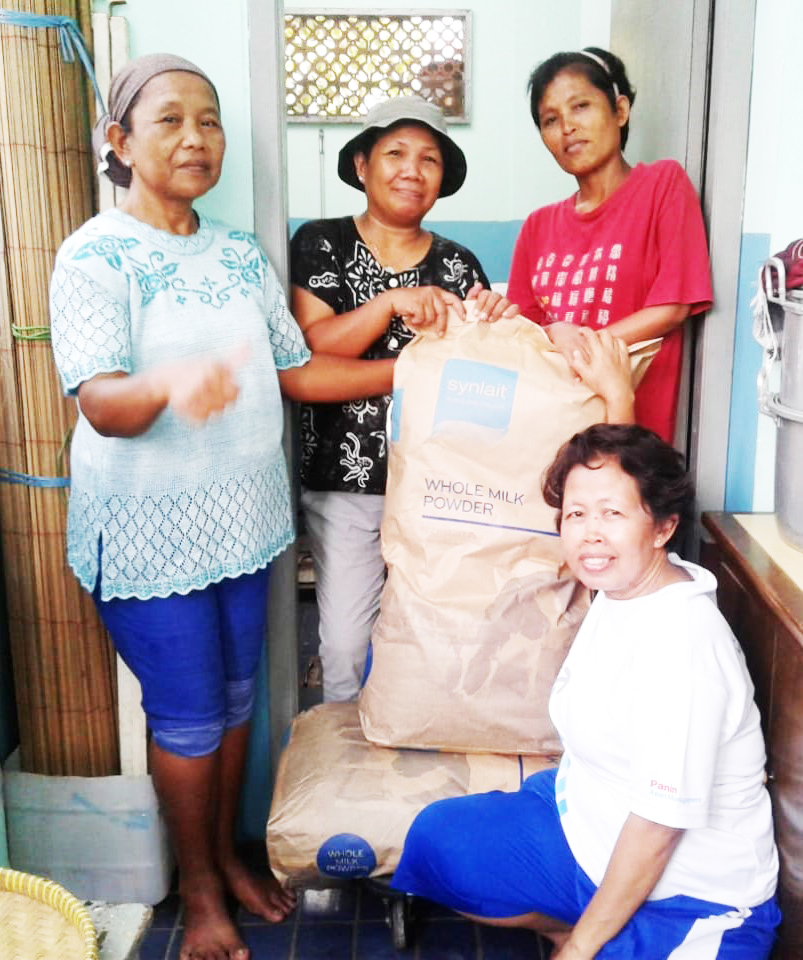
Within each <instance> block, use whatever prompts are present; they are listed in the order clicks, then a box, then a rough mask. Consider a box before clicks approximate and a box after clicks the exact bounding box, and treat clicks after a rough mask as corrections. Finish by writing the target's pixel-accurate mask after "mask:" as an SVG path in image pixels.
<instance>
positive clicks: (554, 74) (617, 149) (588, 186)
mask: <svg viewBox="0 0 803 960" xmlns="http://www.w3.org/2000/svg"><path fill="white" fill-rule="evenodd" d="M529 90H530V109H531V112H532V115H533V119H534V120H535V125H536V126H537V127H538V129H539V130H540V132H541V139H542V140H543V141H544V143H545V144H546V147H547V149H548V150H549V152H550V153H551V154H552V156H553V157H554V158H555V159H556V160H557V162H558V164H559V165H560V167H561V168H562V169H563V170H565V171H566V172H567V173H570V174H572V176H574V177H575V179H576V180H577V186H578V190H577V192H576V193H574V194H573V195H572V196H571V197H569V198H568V199H566V200H563V201H561V202H560V203H556V204H552V205H550V206H547V207H542V208H541V209H539V210H536V211H535V212H534V213H532V214H531V215H530V216H529V217H528V218H527V220H526V221H525V222H524V225H523V227H522V229H521V233H520V234H519V237H518V240H517V241H516V247H515V250H514V254H513V262H512V265H511V270H510V280H509V284H508V290H507V296H508V298H509V299H510V300H511V301H512V302H514V303H518V304H519V306H520V308H521V312H522V313H523V314H524V315H525V316H527V317H529V318H530V319H531V320H534V321H535V322H537V323H540V324H542V325H544V326H546V327H547V330H548V333H549V336H550V338H551V339H552V341H553V343H554V344H555V345H556V346H557V347H558V348H559V349H560V351H561V352H562V353H563V354H564V356H565V357H566V358H567V360H568V361H569V363H570V364H571V363H572V362H573V359H572V358H573V355H574V353H575V351H576V350H583V348H584V342H583V340H582V338H581V337H580V336H579V333H578V327H580V326H587V327H591V328H592V329H600V328H603V327H604V328H605V329H607V330H608V331H609V332H610V333H611V334H613V335H614V336H617V337H620V338H621V339H623V340H624V341H625V342H626V343H635V342H637V341H640V340H648V339H652V338H654V337H663V338H664V342H663V344H662V346H661V350H660V351H659V353H658V354H657V356H656V357H655V359H654V360H653V362H652V364H651V366H650V368H649V370H648V371H647V374H646V376H645V378H644V380H643V381H642V383H641V385H640V386H639V388H638V390H637V391H636V419H637V421H638V422H639V423H641V424H643V425H644V426H646V427H650V428H651V429H653V430H655V431H656V432H657V433H658V434H659V435H660V436H661V437H662V438H663V439H664V440H667V441H669V442H671V441H672V439H673V437H674V430H675V413H676V406H677V396H678V386H679V382H680V366H681V356H682V347H683V340H682V330H681V327H682V324H683V321H684V320H685V319H686V317H688V316H690V315H693V314H696V313H701V312H702V311H704V310H706V309H708V307H710V306H711V300H712V293H711V279H710V269H709V261H708V249H707V245H706V238H705V229H704V226H703V220H702V214H701V211H700V204H699V201H698V199H697V196H696V194H695V191H694V188H693V187H692V184H691V182H690V181H689V178H688V177H687V176H686V174H685V173H684V171H683V169H682V168H681V167H680V165H679V164H678V163H676V162H675V161H674V160H660V161H658V162H657V163H653V164H649V165H646V164H637V165H636V166H634V167H631V166H630V164H629V163H628V162H627V161H626V160H625V157H624V154H623V152H622V151H623V150H624V147H625V144H626V143H627V134H628V123H629V119H630V108H631V105H632V104H633V101H634V100H635V91H634V90H633V88H632V87H631V85H630V82H629V80H628V78H627V74H626V72H625V67H624V64H623V63H622V61H621V60H620V59H619V58H618V57H616V56H614V55H613V54H611V53H609V52H607V51H605V50H600V49H598V48H596V47H590V48H588V49H586V50H583V51H580V52H577V53H556V54H555V55H554V56H552V57H550V58H549V59H548V60H546V61H544V63H542V64H540V66H538V67H537V68H536V69H535V70H534V71H533V74H532V76H531V77H530V84H529Z"/></svg>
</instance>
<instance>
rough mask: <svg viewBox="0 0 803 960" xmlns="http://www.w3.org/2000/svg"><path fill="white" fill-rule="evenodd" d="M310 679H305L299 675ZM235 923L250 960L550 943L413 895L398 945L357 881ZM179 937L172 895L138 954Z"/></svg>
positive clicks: (487, 957)
mask: <svg viewBox="0 0 803 960" xmlns="http://www.w3.org/2000/svg"><path fill="white" fill-rule="evenodd" d="M299 599H300V600H301V603H300V604H299V628H300V629H299V633H300V640H299V664H298V667H299V676H300V678H301V679H302V686H301V688H300V690H299V707H300V709H302V710H304V709H308V708H309V707H312V706H314V705H315V704H316V703H320V701H321V688H320V685H319V684H320V677H319V676H317V671H316V670H315V669H310V666H311V663H312V661H313V659H314V657H315V655H316V654H317V652H318V650H317V641H318V612H317V608H316V606H315V602H314V593H313V592H312V590H311V588H310V587H309V586H307V587H306V588H305V589H304V590H301V591H300V598H299ZM305 677H306V678H307V680H308V681H309V682H308V683H306V684H305V683H304V678H305ZM237 920H238V924H239V926H240V930H241V931H242V934H243V937H244V938H245V941H246V943H247V944H248V946H249V947H250V948H251V957H252V960H393V958H398V960H546V958H547V957H548V956H549V947H548V945H547V944H546V943H542V942H541V941H539V939H538V938H537V937H536V936H535V935H534V934H532V933H529V932H527V931H525V930H503V929H501V928H498V927H486V926H481V925H479V924H475V923H471V922H470V921H468V920H466V919H465V918H463V917H460V916H458V915H457V914H454V913H451V912H449V911H447V910H445V909H443V908H441V907H438V906H436V905H435V904H432V903H428V902H427V901H424V900H413V901H412V902H411V905H410V921H409V923H408V924H407V925H406V930H407V932H408V942H409V946H408V948H407V949H405V950H395V949H394V947H393V937H392V934H391V928H390V924H389V923H388V920H387V907H386V903H385V901H384V900H383V898H382V897H381V896H380V893H379V891H378V889H377V885H370V884H369V883H359V882H355V883H352V884H349V885H346V886H341V887H333V888H329V889H327V890H307V891H305V893H304V896H303V899H302V901H301V903H300V905H299V907H298V909H297V910H296V911H295V912H294V913H293V914H292V916H290V917H288V918H287V920H285V921H284V923H280V924H267V923H265V922H264V921H263V920H261V919H260V918H259V917H255V916H253V915H252V914H246V913H243V912H242V911H241V912H240V914H239V915H238V917H237ZM180 944H181V912H180V908H179V902H178V896H177V894H175V893H173V894H171V895H170V896H169V897H168V898H167V899H166V900H165V901H164V902H163V903H161V904H159V905H158V906H157V907H155V908H154V917H153V924H152V926H151V929H150V931H149V932H148V934H147V936H146V938H145V941H144V942H143V944H142V946H141V947H140V960H176V958H177V957H178V952H179V947H180Z"/></svg>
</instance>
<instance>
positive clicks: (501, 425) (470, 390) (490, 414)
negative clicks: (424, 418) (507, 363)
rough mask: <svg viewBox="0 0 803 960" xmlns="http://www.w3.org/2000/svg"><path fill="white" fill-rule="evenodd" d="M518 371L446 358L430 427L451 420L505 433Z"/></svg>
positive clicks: (436, 426)
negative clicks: (433, 419)
mask: <svg viewBox="0 0 803 960" xmlns="http://www.w3.org/2000/svg"><path fill="white" fill-rule="evenodd" d="M517 381H518V373H517V372H516V371H515V370H510V369H508V368H507V367H496V366H493V365H492V364H489V363H477V362H476V361H474V360H458V359H454V360H447V361H446V363H445V364H444V366H443V373H442V374H441V386H440V392H439V394H438V403H437V406H436V408H435V421H434V423H433V430H437V429H438V427H439V426H441V424H445V423H450V422H452V423H453V422H455V421H459V422H463V423H471V424H475V425H477V426H480V427H490V428H491V429H492V430H496V431H501V432H503V433H504V432H505V431H506V430H507V428H508V427H509V426H510V415H511V412H512V410H513V398H514V396H515V394H516V383H517Z"/></svg>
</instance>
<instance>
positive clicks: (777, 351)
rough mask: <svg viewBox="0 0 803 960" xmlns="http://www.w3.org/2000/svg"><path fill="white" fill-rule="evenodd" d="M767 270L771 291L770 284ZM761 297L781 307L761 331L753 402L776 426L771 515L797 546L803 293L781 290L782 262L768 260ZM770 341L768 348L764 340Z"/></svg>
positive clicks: (802, 456) (802, 540)
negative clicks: (771, 382)
mask: <svg viewBox="0 0 803 960" xmlns="http://www.w3.org/2000/svg"><path fill="white" fill-rule="evenodd" d="M773 272H774V273H775V275H776V277H777V280H776V286H777V290H778V292H777V294H776V293H775V290H774V287H773ZM762 273H763V276H762V281H763V287H764V291H765V292H766V296H767V300H769V301H770V302H772V303H776V304H778V305H779V306H780V307H781V308H782V309H783V324H782V326H781V328H780V329H779V330H775V329H773V327H772V321H771V320H768V323H769V329H767V328H766V326H765V329H764V333H765V342H762V340H761V339H760V338H759V337H758V336H756V339H758V340H759V342H760V343H762V346H764V349H765V365H764V368H763V369H762V372H761V374H760V375H759V401H760V407H761V410H762V412H763V413H767V414H769V415H770V416H772V417H773V418H774V419H775V423H776V425H777V427H778V436H777V445H776V452H775V514H776V517H777V521H778V529H779V531H780V533H781V536H782V537H783V539H784V540H786V541H787V543H789V544H791V546H793V547H796V548H797V549H798V550H803V291H799V290H794V291H790V292H789V293H787V291H786V277H785V272H784V266H783V263H782V262H781V261H780V260H777V259H775V258H771V259H770V260H768V261H767V263H766V264H765V265H764V267H763V270H762ZM767 339H768V340H771V341H774V343H773V345H772V346H771V347H769V348H768V346H767V343H766V340H767ZM775 361H780V373H781V378H780V389H779V391H778V393H775V394H771V393H769V391H768V388H767V384H768V379H769V376H768V375H769V369H770V368H771V366H772V365H773V364H774V363H775Z"/></svg>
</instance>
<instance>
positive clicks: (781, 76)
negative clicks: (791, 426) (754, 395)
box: [743, 0, 803, 511]
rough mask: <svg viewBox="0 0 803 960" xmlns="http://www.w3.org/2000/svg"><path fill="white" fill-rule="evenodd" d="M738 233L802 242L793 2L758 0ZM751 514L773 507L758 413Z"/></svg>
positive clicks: (802, 12) (781, 243)
mask: <svg viewBox="0 0 803 960" xmlns="http://www.w3.org/2000/svg"><path fill="white" fill-rule="evenodd" d="M754 50H755V52H754V59H753V85H752V93H751V105H750V141H749V147H748V157H747V184H746V188H745V198H744V226H743V232H744V233H765V234H769V235H770V251H771V252H772V253H777V252H778V251H780V250H782V249H783V248H784V247H785V246H787V244H789V243H790V242H791V241H792V240H795V239H797V238H799V237H803V176H801V171H802V170H803V110H801V100H800V96H801V89H802V88H803V78H801V73H800V52H801V50H803V4H801V3H800V0H757V2H756V30H755V48H754ZM758 419H759V423H758V434H757V444H756V464H755V478H754V492H753V509H754V510H756V511H765V510H772V509H773V508H774V489H773V486H774V482H775V425H774V424H773V422H772V420H771V419H770V418H769V417H766V416H759V418H758Z"/></svg>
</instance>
